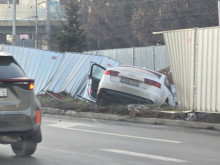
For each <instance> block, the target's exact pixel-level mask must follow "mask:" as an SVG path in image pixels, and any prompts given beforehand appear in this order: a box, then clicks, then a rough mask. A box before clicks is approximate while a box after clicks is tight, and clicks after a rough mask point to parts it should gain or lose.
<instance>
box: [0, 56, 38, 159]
mask: <svg viewBox="0 0 220 165" xmlns="http://www.w3.org/2000/svg"><path fill="white" fill-rule="evenodd" d="M33 89H34V80H32V79H29V78H27V77H26V75H25V73H24V71H23V70H22V69H21V67H20V66H19V65H18V63H17V62H16V61H15V60H14V58H13V57H12V56H11V55H9V54H7V53H3V52H0V143H2V144H11V147H12V150H13V152H14V153H15V154H16V155H17V156H30V155H32V154H33V153H34V152H35V150H36V147H37V144H38V143H39V142H41V139H42V135H41V127H40V126H41V114H42V112H41V105H40V102H39V101H38V99H37V98H36V96H35V94H34V92H33Z"/></svg>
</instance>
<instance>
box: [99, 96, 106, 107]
mask: <svg viewBox="0 0 220 165" xmlns="http://www.w3.org/2000/svg"><path fill="white" fill-rule="evenodd" d="M96 104H97V105H98V106H101V107H102V106H106V105H107V104H106V101H105V99H104V98H103V97H102V95H98V96H97V99H96Z"/></svg>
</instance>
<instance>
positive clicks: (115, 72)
mask: <svg viewBox="0 0 220 165" xmlns="http://www.w3.org/2000/svg"><path fill="white" fill-rule="evenodd" d="M119 73H120V72H117V71H114V70H106V71H105V72H104V74H105V75H110V76H118V74H119Z"/></svg>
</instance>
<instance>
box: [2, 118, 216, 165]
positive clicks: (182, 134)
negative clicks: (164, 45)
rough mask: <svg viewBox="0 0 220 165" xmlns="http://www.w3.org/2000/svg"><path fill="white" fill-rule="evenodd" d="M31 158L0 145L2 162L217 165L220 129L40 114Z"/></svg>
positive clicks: (30, 164) (31, 164)
mask: <svg viewBox="0 0 220 165" xmlns="http://www.w3.org/2000/svg"><path fill="white" fill-rule="evenodd" d="M42 131H43V142H42V143H40V144H39V145H38V149H37V151H36V153H35V154H34V155H33V156H32V157H28V158H18V157H15V156H14V154H13V152H12V151H11V148H10V146H9V145H0V164H1V165H14V164H16V165H90V164H92V165H151V164H152V165H176V164H180V165H185V164H190V165H206V164H207V165H219V164H220V132H217V131H213V130H198V129H189V128H178V127H170V126H160V125H147V124H137V123H126V122H113V121H103V120H95V119H80V118H68V117H60V116H49V115H47V116H44V117H43V123H42Z"/></svg>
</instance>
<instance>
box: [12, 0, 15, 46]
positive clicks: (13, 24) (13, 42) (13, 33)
mask: <svg viewBox="0 0 220 165" xmlns="http://www.w3.org/2000/svg"><path fill="white" fill-rule="evenodd" d="M12 45H16V0H13V20H12Z"/></svg>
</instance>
